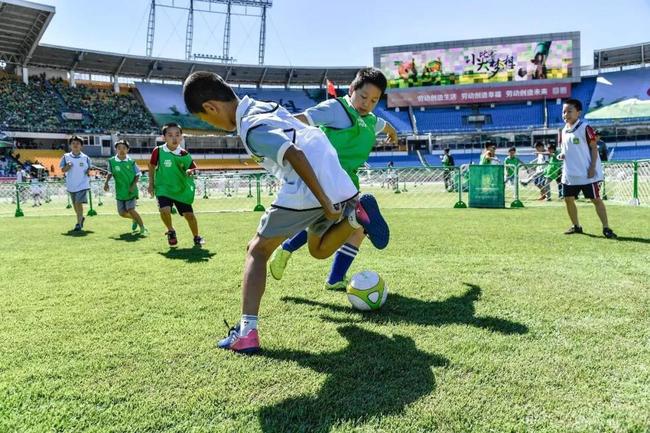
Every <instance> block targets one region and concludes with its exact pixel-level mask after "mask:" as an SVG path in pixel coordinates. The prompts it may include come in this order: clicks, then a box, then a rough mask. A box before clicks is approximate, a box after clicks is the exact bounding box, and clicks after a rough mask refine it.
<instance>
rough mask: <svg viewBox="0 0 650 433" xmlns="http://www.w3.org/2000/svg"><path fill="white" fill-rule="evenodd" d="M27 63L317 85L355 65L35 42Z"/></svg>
mask: <svg viewBox="0 0 650 433" xmlns="http://www.w3.org/2000/svg"><path fill="white" fill-rule="evenodd" d="M28 66H37V67H41V68H49V69H63V70H66V71H71V70H73V71H75V72H82V73H91V74H102V75H118V76H122V77H136V78H146V79H158V80H180V81H182V80H184V79H185V78H186V77H187V76H188V75H189V74H190V73H191V72H193V71H198V70H203V71H211V72H216V73H218V74H219V75H221V76H222V77H224V78H225V79H226V80H227V81H228V82H229V83H233V84H267V85H321V84H323V82H324V81H325V78H328V79H330V80H332V81H333V82H334V83H340V84H343V83H350V82H351V81H352V80H353V79H354V76H355V74H356V72H357V71H358V70H359V68H360V66H359V67H356V66H354V67H351V66H348V67H307V66H265V65H261V66H257V65H238V64H223V63H212V62H197V61H186V60H177V59H164V58H155V57H144V56H131V55H124V54H117V53H106V52H100V51H92V50H85V49H80V48H65V47H58V46H53V45H39V46H38V47H37V48H36V50H35V51H34V55H33V56H32V58H31V60H30V62H29V64H28Z"/></svg>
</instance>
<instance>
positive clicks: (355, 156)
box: [269, 68, 397, 290]
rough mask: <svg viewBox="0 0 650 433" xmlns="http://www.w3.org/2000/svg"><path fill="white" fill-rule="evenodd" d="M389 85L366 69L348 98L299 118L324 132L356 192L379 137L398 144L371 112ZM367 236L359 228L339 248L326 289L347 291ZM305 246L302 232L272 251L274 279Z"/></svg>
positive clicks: (391, 130)
mask: <svg viewBox="0 0 650 433" xmlns="http://www.w3.org/2000/svg"><path fill="white" fill-rule="evenodd" d="M386 85H387V81H386V77H385V76H384V74H383V73H382V72H381V71H380V70H379V69H375V68H363V69H361V70H359V72H357V75H356V77H355V78H354V80H353V81H352V83H351V84H350V92H349V95H346V96H344V97H341V98H336V99H329V100H327V101H324V102H321V103H320V104H318V105H316V106H315V107H312V108H309V109H307V110H305V112H304V113H301V114H298V115H297V116H296V118H297V119H298V120H300V121H301V122H303V123H305V124H307V125H310V126H317V127H319V128H320V129H321V130H322V131H323V132H324V133H325V135H326V136H327V138H328V139H329V141H330V143H331V144H332V146H334V149H335V150H336V153H337V155H338V158H339V162H340V163H341V167H343V170H345V172H346V173H347V174H348V176H349V177H350V179H351V180H352V183H354V186H355V187H356V188H357V190H359V189H360V187H359V176H358V175H357V170H358V169H359V168H360V167H361V166H362V165H363V164H364V163H365V162H366V161H367V160H368V157H369V156H370V152H371V151H372V148H373V147H374V146H375V142H376V139H377V134H379V133H381V132H385V133H386V134H388V140H389V141H390V142H392V143H397V131H395V128H393V126H392V125H391V124H390V123H388V122H386V121H385V120H384V119H381V118H378V117H377V116H375V115H374V114H373V113H372V111H373V110H374V109H375V107H376V106H377V103H378V102H379V99H380V98H381V97H382V95H383V94H384V91H385V90H386ZM365 237H366V236H365V234H364V233H363V229H361V228H360V229H357V230H355V232H354V233H352V235H350V237H349V238H348V239H347V240H346V242H345V244H344V245H343V246H341V248H339V250H338V251H337V252H336V255H335V256H334V262H333V263H332V268H331V270H330V274H329V277H328V278H327V281H326V282H325V288H326V289H329V290H340V289H345V287H346V286H347V277H346V274H347V272H348V270H349V269H350V267H351V266H352V262H353V261H354V259H355V257H356V256H357V254H358V253H359V247H360V246H361V243H362V242H363V240H364V239H365ZM306 243H307V230H303V231H301V232H300V233H298V234H297V235H295V236H294V237H292V238H291V239H287V240H286V241H284V242H283V243H282V245H281V246H279V247H278V248H277V249H276V250H275V251H274V252H273V255H272V256H271V260H270V262H269V269H270V270H271V275H272V276H273V278H275V279H276V280H280V279H282V276H283V275H284V271H285V269H286V267H287V263H288V261H289V259H290V258H291V254H292V253H293V252H295V251H296V250H298V249H299V248H301V247H303V246H304V245H305V244H306Z"/></svg>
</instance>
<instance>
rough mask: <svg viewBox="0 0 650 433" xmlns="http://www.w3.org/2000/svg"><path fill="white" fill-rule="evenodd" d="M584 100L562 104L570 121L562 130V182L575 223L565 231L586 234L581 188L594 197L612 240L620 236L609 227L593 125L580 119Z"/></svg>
mask: <svg viewBox="0 0 650 433" xmlns="http://www.w3.org/2000/svg"><path fill="white" fill-rule="evenodd" d="M581 114H582V102H580V101H579V100H577V99H567V100H566V101H564V105H563V106H562V119H563V120H564V122H565V123H566V125H564V128H562V130H561V131H560V136H559V140H558V141H559V143H560V149H561V150H560V155H559V159H560V160H563V161H564V169H563V170H562V185H563V190H564V202H565V203H566V210H567V213H568V214H569V218H570V219H571V223H572V224H573V225H572V226H571V228H569V229H568V230H567V231H566V232H564V234H567V235H571V234H574V233H582V226H581V225H580V223H579V221H578V208H577V207H576V196H577V195H578V193H579V192H580V191H582V193H583V194H584V196H585V198H588V199H591V202H592V203H593V204H594V207H595V208H596V213H597V214H598V218H600V222H601V223H602V224H603V235H604V236H605V237H606V238H608V239H613V238H616V234H615V233H614V232H613V231H612V229H610V228H609V223H608V221H607V209H606V208H605V203H604V202H603V199H602V198H601V197H600V185H599V182H602V181H603V166H602V164H601V162H600V157H599V156H598V144H597V140H596V134H595V133H594V130H593V128H592V127H591V126H589V125H588V124H587V123H586V122H585V121H584V120H581V119H580V115H581Z"/></svg>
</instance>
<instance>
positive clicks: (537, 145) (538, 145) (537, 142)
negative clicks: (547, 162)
mask: <svg viewBox="0 0 650 433" xmlns="http://www.w3.org/2000/svg"><path fill="white" fill-rule="evenodd" d="M535 147H544V143H542V142H541V141H536V142H535Z"/></svg>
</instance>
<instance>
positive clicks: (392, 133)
mask: <svg viewBox="0 0 650 433" xmlns="http://www.w3.org/2000/svg"><path fill="white" fill-rule="evenodd" d="M385 122H386V124H385V125H384V128H383V129H382V132H384V133H386V134H387V135H388V139H386V142H387V143H393V144H397V130H396V129H395V128H394V127H393V125H391V124H390V123H389V122H388V121H385Z"/></svg>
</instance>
